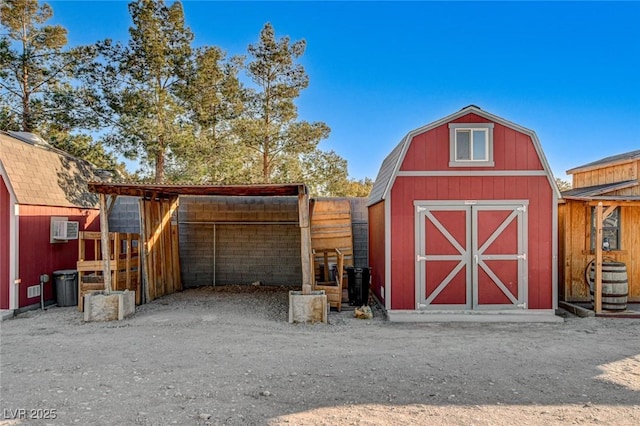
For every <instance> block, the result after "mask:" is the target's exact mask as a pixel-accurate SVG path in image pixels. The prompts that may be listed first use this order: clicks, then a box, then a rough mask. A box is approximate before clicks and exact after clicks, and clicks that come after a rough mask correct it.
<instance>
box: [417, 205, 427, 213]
mask: <svg viewBox="0 0 640 426" xmlns="http://www.w3.org/2000/svg"><path fill="white" fill-rule="evenodd" d="M426 211H427V208H426V207H424V206H416V212H418V213H420V212H426Z"/></svg>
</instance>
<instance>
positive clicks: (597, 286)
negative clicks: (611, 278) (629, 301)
mask: <svg viewBox="0 0 640 426" xmlns="http://www.w3.org/2000/svg"><path fill="white" fill-rule="evenodd" d="M593 310H594V311H595V313H596V314H599V313H601V312H602V201H600V202H599V203H598V206H597V207H596V276H595V283H594V284H593Z"/></svg>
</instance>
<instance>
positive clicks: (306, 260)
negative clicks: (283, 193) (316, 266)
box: [298, 186, 313, 294]
mask: <svg viewBox="0 0 640 426" xmlns="http://www.w3.org/2000/svg"><path fill="white" fill-rule="evenodd" d="M298 220H299V222H300V259H301V261H302V294H311V274H312V272H313V271H312V270H311V256H312V254H311V223H310V221H309V195H307V194H306V191H305V188H304V186H302V187H300V190H299V192H298Z"/></svg>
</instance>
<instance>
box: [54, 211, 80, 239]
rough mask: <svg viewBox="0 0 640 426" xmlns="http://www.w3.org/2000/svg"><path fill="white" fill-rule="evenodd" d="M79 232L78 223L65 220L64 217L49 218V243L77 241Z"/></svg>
mask: <svg viewBox="0 0 640 426" xmlns="http://www.w3.org/2000/svg"><path fill="white" fill-rule="evenodd" d="M79 231H80V222H74V221H69V220H67V218H66V217H52V218H51V242H52V243H58V242H65V241H68V240H77V239H78V232H79Z"/></svg>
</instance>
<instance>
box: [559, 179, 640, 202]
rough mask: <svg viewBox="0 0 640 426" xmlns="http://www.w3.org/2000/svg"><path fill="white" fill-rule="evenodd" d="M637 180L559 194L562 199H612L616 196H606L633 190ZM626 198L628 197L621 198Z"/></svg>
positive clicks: (574, 189) (587, 187) (576, 189)
mask: <svg viewBox="0 0 640 426" xmlns="http://www.w3.org/2000/svg"><path fill="white" fill-rule="evenodd" d="M638 185H639V183H638V180H637V179H631V180H625V181H622V182H613V183H605V184H602V185H594V186H585V187H583V188H572V189H569V190H567V191H563V192H562V193H561V195H562V197H563V198H570V199H577V198H581V199H591V198H594V197H606V198H612V197H617V196H616V195H607V194H609V193H611V192H614V191H619V190H622V189H627V188H633V187H635V186H638ZM623 197H626V198H628V197H629V196H623Z"/></svg>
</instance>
